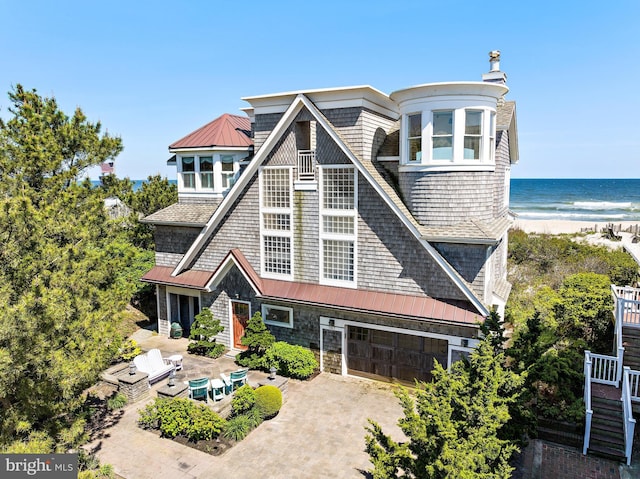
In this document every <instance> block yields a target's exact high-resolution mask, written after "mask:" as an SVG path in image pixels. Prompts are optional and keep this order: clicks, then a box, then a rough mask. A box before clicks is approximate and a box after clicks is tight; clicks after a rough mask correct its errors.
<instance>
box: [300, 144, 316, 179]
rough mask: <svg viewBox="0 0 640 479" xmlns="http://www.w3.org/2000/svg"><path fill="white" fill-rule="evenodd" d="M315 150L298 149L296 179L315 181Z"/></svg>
mask: <svg viewBox="0 0 640 479" xmlns="http://www.w3.org/2000/svg"><path fill="white" fill-rule="evenodd" d="M315 179H316V152H315V150H298V181H315Z"/></svg>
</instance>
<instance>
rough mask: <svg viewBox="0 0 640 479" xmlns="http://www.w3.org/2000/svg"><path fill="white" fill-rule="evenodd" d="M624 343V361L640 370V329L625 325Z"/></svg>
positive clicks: (625, 363)
mask: <svg viewBox="0 0 640 479" xmlns="http://www.w3.org/2000/svg"><path fill="white" fill-rule="evenodd" d="M622 345H623V346H624V357H623V361H622V363H623V364H624V365H625V366H629V367H630V368H631V369H635V370H636V371H640V329H638V328H629V327H626V326H623V328H622Z"/></svg>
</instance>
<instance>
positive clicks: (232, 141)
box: [169, 113, 253, 150]
mask: <svg viewBox="0 0 640 479" xmlns="http://www.w3.org/2000/svg"><path fill="white" fill-rule="evenodd" d="M251 145H253V140H252V139H251V121H250V120H249V118H248V117H246V116H238V115H230V114H229V113H225V114H224V115H222V116H219V117H218V118H216V119H215V120H213V121H211V122H209V123H207V124H206V125H204V126H203V127H201V128H198V129H197V130H195V131H193V132H191V133H189V134H188V135H187V136H185V137H184V138H181V139H180V140H178V141H176V142H174V143H172V144H171V145H169V149H170V150H177V149H181V148H211V147H214V146H218V147H225V146H226V147H248V146H251Z"/></svg>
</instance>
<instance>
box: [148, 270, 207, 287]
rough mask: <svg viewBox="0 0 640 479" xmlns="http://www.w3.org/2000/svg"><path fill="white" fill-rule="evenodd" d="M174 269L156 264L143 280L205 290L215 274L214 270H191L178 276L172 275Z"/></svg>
mask: <svg viewBox="0 0 640 479" xmlns="http://www.w3.org/2000/svg"><path fill="white" fill-rule="evenodd" d="M172 271H173V268H171V267H168V266H154V267H153V268H151V270H150V271H148V272H147V273H146V274H145V275H144V276H143V277H142V278H141V281H145V282H147V283H155V284H166V285H170V286H183V287H186V288H197V289H203V290H204V289H206V285H207V284H208V283H209V282H210V281H211V276H213V272H212V271H196V270H189V271H185V272H184V273H180V274H179V275H177V276H171V272H172Z"/></svg>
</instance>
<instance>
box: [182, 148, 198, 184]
mask: <svg viewBox="0 0 640 479" xmlns="http://www.w3.org/2000/svg"><path fill="white" fill-rule="evenodd" d="M182 186H184V187H185V188H195V187H196V162H195V159H194V157H193V156H183V157H182Z"/></svg>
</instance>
